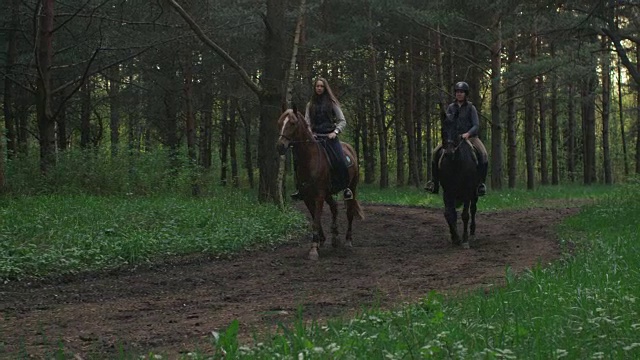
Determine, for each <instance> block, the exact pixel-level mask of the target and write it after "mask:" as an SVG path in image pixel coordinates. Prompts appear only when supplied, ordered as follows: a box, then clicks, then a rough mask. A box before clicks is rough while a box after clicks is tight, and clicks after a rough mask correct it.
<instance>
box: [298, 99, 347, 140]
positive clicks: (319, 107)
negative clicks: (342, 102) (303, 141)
mask: <svg viewBox="0 0 640 360" xmlns="http://www.w3.org/2000/svg"><path fill="white" fill-rule="evenodd" d="M321 99H322V98H321ZM304 118H305V120H306V121H307V123H308V124H309V125H310V126H311V131H313V133H314V134H328V133H330V132H332V131H334V130H336V129H337V130H338V132H342V131H343V130H344V128H345V127H346V126H347V121H346V120H345V118H344V114H343V113H342V109H340V106H338V105H337V104H334V103H333V102H332V101H330V100H328V99H325V101H324V103H320V104H313V106H312V104H311V102H309V103H308V104H307V109H306V111H305V116H304Z"/></svg>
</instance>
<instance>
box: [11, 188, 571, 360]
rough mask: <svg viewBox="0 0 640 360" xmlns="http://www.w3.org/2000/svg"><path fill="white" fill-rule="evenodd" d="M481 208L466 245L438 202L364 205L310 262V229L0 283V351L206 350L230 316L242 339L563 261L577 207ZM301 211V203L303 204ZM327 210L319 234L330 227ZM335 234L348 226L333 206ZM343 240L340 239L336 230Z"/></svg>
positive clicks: (479, 285) (496, 282)
mask: <svg viewBox="0 0 640 360" xmlns="http://www.w3.org/2000/svg"><path fill="white" fill-rule="evenodd" d="M481 203H482V201H481V202H480V204H479V208H480V210H479V212H478V215H477V223H478V226H477V234H476V241H475V242H474V243H472V244H471V249H468V250H464V249H462V248H461V247H454V246H452V245H451V241H450V238H449V231H448V227H447V225H446V222H445V220H444V216H443V214H442V210H440V209H425V208H419V207H402V206H386V205H373V204H364V211H365V214H366V219H365V220H361V221H355V222H354V240H353V247H352V248H340V249H334V248H332V247H331V245H330V244H328V243H329V241H327V245H326V246H325V247H324V248H322V249H321V250H320V260H318V261H316V262H312V261H310V260H306V253H307V250H308V248H309V241H310V235H309V234H307V235H305V236H303V237H300V238H296V239H293V240H291V241H289V242H287V243H286V244H283V245H281V246H278V247H277V248H275V249H269V250H263V251H248V252H245V253H243V254H240V255H237V256H234V257H232V258H229V259H212V258H210V257H208V256H203V255H199V256H187V257H180V258H174V259H171V260H169V261H164V262H161V263H156V264H148V265H144V266H137V267H129V268H121V269H117V270H112V271H107V272H95V273H85V274H79V275H73V276H64V277H56V278H50V279H46V280H38V281H34V282H9V283H5V284H0V358H5V357H6V358H16V357H18V356H19V357H31V356H33V357H36V358H42V357H45V356H47V354H49V355H50V354H52V353H53V352H54V351H56V349H58V348H59V347H62V348H63V349H64V351H65V352H66V353H68V354H74V355H76V358H86V357H103V356H104V357H112V356H113V355H116V354H118V353H119V352H120V351H121V350H124V351H127V352H130V351H132V352H142V353H145V352H146V353H149V352H151V351H153V352H155V353H162V354H165V355H168V356H169V357H170V358H175V357H177V356H178V355H179V354H181V353H186V352H188V351H193V350H196V349H198V350H200V351H210V350H211V349H212V331H217V332H220V331H224V329H225V328H226V327H227V326H228V325H229V324H230V323H231V322H232V321H233V320H234V319H237V320H238V321H239V324H240V338H241V340H243V341H244V342H246V343H247V344H249V345H250V344H251V338H252V336H253V335H254V334H259V333H264V332H266V331H268V330H275V329H277V326H278V324H279V323H285V324H290V323H291V322H292V321H294V320H295V319H296V317H297V316H298V315H299V314H301V315H302V317H303V319H304V320H305V321H307V320H317V321H323V320H326V319H329V318H332V317H348V316H353V315H354V314H356V313H358V312H359V311H361V310H363V309H367V308H371V307H378V308H382V309H388V308H392V307H396V306H400V305H402V304H404V303H410V302H416V301H418V300H419V299H420V298H421V297H424V296H425V295H427V293H428V292H430V291H432V290H435V291H438V292H440V293H445V294H447V293H455V292H461V291H462V292H464V291H469V290H476V289H483V288H484V289H485V290H488V289H490V288H491V287H494V286H500V285H501V284H503V282H504V276H505V271H506V268H507V267H509V268H510V269H511V270H512V271H513V272H514V273H518V272H521V271H522V270H523V269H525V268H531V267H533V266H535V265H536V264H538V263H540V264H542V265H543V266H544V265H546V264H548V263H549V262H551V261H553V260H555V259H557V258H558V257H560V256H561V250H560V247H559V245H558V241H557V238H556V236H555V235H554V231H555V225H557V224H559V223H560V222H561V221H562V220H563V219H564V218H565V217H567V216H569V215H573V214H575V213H577V212H578V211H579V208H578V206H577V205H576V206H574V205H567V206H564V207H558V206H557V205H558V204H552V206H549V207H548V208H535V209H526V210H510V211H492V212H483V211H482V204H481ZM300 209H301V210H302V207H300ZM327 213H328V209H327V208H326V207H325V218H324V224H325V232H326V233H329V232H328V229H329V219H328V214H327ZM339 215H340V216H339V222H340V233H341V234H344V231H345V224H344V223H345V220H344V219H345V217H344V207H343V205H342V203H341V204H340V214H339ZM341 236H343V235H341Z"/></svg>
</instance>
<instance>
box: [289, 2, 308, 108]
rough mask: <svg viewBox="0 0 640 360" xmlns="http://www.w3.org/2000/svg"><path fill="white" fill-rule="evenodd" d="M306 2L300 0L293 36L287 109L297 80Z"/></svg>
mask: <svg viewBox="0 0 640 360" xmlns="http://www.w3.org/2000/svg"><path fill="white" fill-rule="evenodd" d="M305 3H306V0H300V7H299V8H298V19H297V21H296V31H295V33H294V36H293V47H292V50H291V61H290V62H289V71H288V72H287V75H288V76H287V84H286V86H287V88H286V91H285V94H286V100H285V104H286V106H287V107H291V97H292V91H293V80H294V79H295V75H294V74H295V70H296V59H297V57H298V45H299V44H300V38H301V34H302V28H303V24H304V11H305Z"/></svg>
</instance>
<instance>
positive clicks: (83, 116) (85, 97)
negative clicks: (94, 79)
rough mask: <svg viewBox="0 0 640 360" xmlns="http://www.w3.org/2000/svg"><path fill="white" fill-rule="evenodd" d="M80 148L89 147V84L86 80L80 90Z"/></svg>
mask: <svg viewBox="0 0 640 360" xmlns="http://www.w3.org/2000/svg"><path fill="white" fill-rule="evenodd" d="M80 98H81V104H82V105H81V111H80V148H82V149H85V150H86V149H88V148H89V147H91V84H90V82H89V81H86V82H85V83H84V84H83V85H82V90H81V91H80Z"/></svg>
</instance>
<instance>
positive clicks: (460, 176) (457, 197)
mask: <svg viewBox="0 0 640 360" xmlns="http://www.w3.org/2000/svg"><path fill="white" fill-rule="evenodd" d="M442 127H443V128H442V155H441V157H440V161H439V167H440V183H441V184H442V189H443V190H444V192H443V195H442V198H443V200H444V217H445V219H446V220H447V224H449V232H450V233H451V241H452V242H453V244H454V245H459V244H462V246H463V247H464V248H467V249H468V248H469V240H471V241H473V240H474V238H475V233H476V211H477V203H478V195H477V192H476V190H477V188H478V184H480V176H479V173H478V155H477V154H476V151H475V149H474V148H473V146H472V145H471V143H470V142H469V141H468V140H464V139H462V137H461V136H460V132H459V131H458V130H457V128H456V126H455V124H454V123H453V122H450V121H444V122H443V126H442ZM460 206H462V212H461V217H462V227H463V233H462V242H461V241H460V236H459V235H458V229H457V218H458V216H457V210H456V208H457V207H460ZM469 220H471V221H469Z"/></svg>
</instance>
